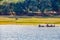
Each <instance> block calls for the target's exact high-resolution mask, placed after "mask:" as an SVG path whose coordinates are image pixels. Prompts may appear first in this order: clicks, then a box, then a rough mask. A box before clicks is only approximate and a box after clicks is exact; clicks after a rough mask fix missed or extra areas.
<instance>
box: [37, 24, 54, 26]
mask: <svg viewBox="0 0 60 40" xmlns="http://www.w3.org/2000/svg"><path fill="white" fill-rule="evenodd" d="M38 27H55V24H54V25H52V24H51V25H50V24H46V25H38Z"/></svg>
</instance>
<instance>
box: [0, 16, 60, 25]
mask: <svg viewBox="0 0 60 40" xmlns="http://www.w3.org/2000/svg"><path fill="white" fill-rule="evenodd" d="M0 24H20V25H31V24H33V25H37V24H60V18H34V17H32V18H18V20H16V19H15V18H7V17H0Z"/></svg>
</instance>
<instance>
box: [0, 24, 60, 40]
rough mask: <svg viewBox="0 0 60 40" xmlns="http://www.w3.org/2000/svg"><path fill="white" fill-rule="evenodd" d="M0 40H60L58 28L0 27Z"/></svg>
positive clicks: (59, 29)
mask: <svg viewBox="0 0 60 40" xmlns="http://www.w3.org/2000/svg"><path fill="white" fill-rule="evenodd" d="M0 40H60V27H40V28H39V27H37V26H21V25H0Z"/></svg>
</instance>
